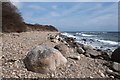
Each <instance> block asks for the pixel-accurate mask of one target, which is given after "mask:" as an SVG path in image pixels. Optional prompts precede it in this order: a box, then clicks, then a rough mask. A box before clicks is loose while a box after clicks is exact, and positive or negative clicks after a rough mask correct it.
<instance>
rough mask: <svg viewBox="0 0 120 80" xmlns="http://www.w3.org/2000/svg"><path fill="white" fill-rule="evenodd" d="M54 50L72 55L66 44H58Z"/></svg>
mask: <svg viewBox="0 0 120 80" xmlns="http://www.w3.org/2000/svg"><path fill="white" fill-rule="evenodd" d="M54 48H55V49H57V50H59V51H60V52H61V53H62V54H67V53H70V52H69V48H68V46H66V45H64V44H58V45H56V46H55V47H54Z"/></svg>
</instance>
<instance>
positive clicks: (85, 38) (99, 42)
mask: <svg viewBox="0 0 120 80" xmlns="http://www.w3.org/2000/svg"><path fill="white" fill-rule="evenodd" d="M62 35H64V36H67V37H73V38H76V42H78V43H82V44H91V45H92V46H93V47H95V48H98V49H102V50H111V51H114V50H115V49H116V48H117V47H118V46H119V42H120V36H119V35H120V32H63V33H62Z"/></svg>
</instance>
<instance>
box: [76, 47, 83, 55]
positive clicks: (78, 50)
mask: <svg viewBox="0 0 120 80" xmlns="http://www.w3.org/2000/svg"><path fill="white" fill-rule="evenodd" d="M77 52H78V53H79V54H83V53H85V51H84V50H83V49H82V48H81V47H78V48H77Z"/></svg>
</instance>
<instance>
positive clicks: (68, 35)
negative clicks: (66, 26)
mask: <svg viewBox="0 0 120 80" xmlns="http://www.w3.org/2000/svg"><path fill="white" fill-rule="evenodd" d="M62 35H64V36H67V37H72V38H77V37H76V36H73V35H71V34H69V33H62Z"/></svg>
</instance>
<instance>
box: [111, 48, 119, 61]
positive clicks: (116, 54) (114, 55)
mask: <svg viewBox="0 0 120 80" xmlns="http://www.w3.org/2000/svg"><path fill="white" fill-rule="evenodd" d="M111 59H112V61H115V62H119V63H120V47H118V48H117V49H116V50H115V51H114V52H113V53H112V55H111Z"/></svg>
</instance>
